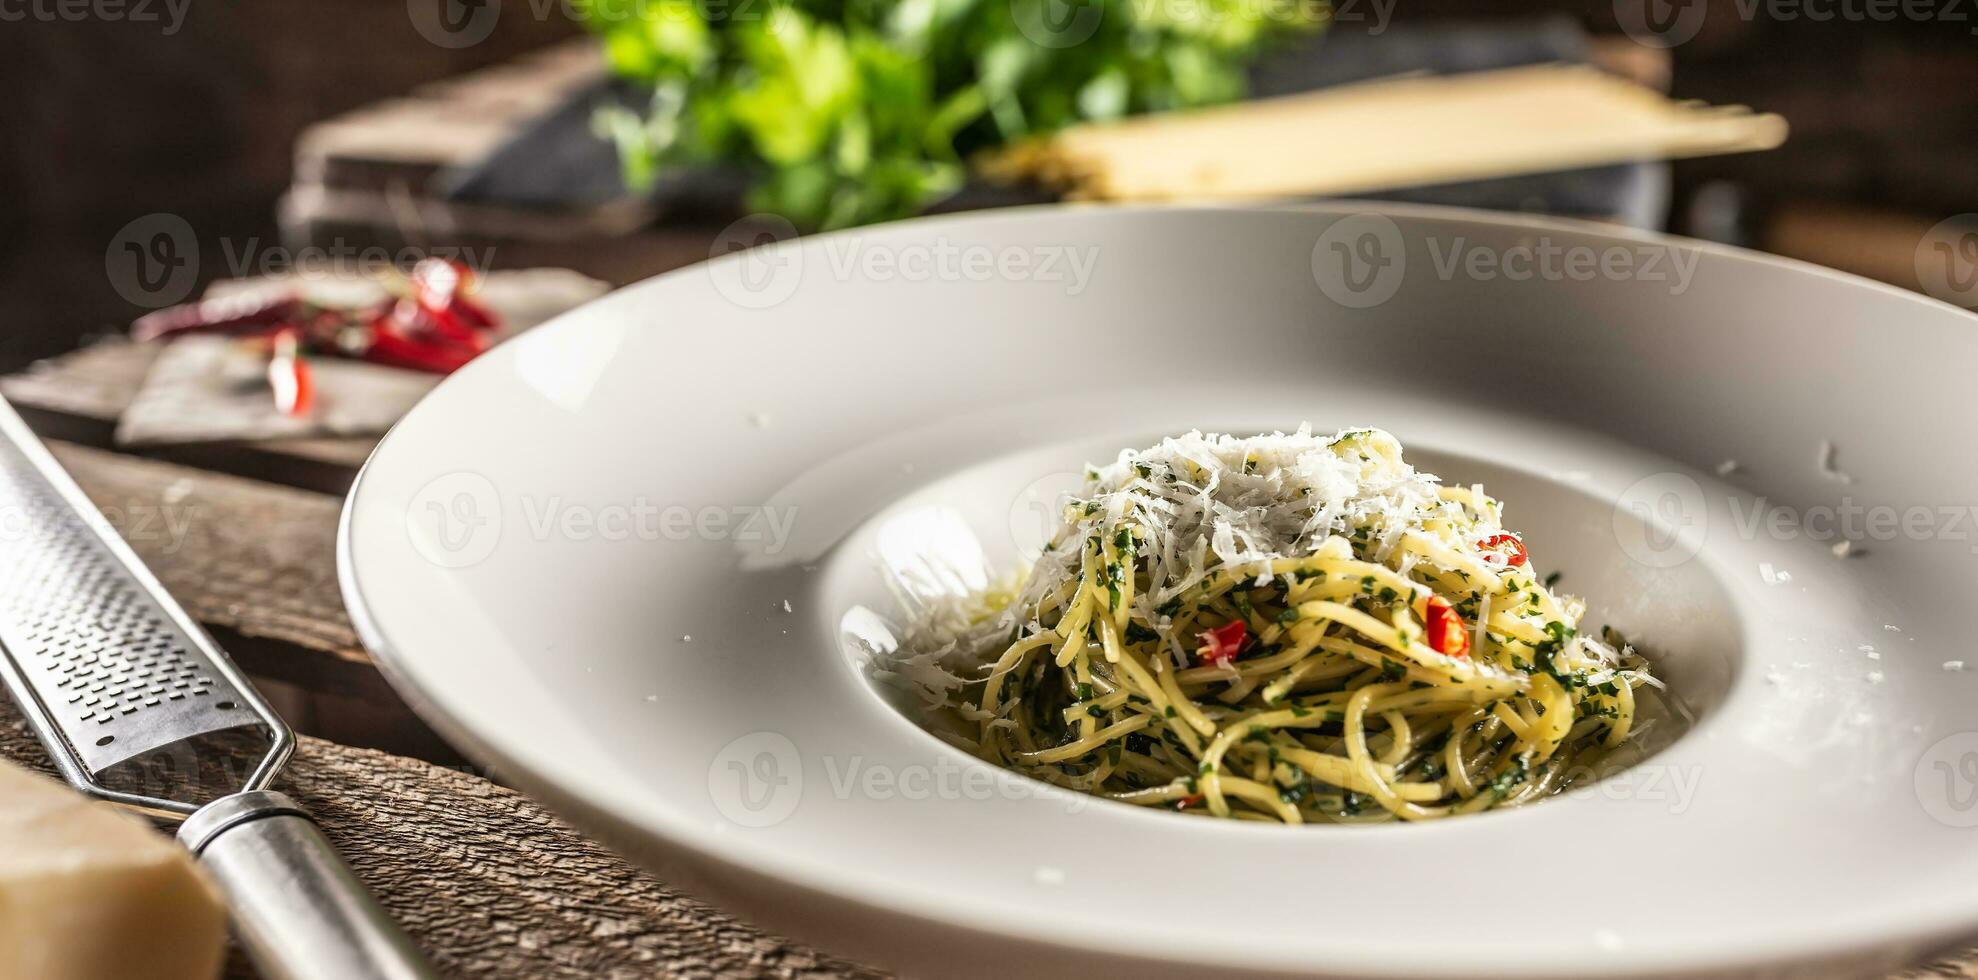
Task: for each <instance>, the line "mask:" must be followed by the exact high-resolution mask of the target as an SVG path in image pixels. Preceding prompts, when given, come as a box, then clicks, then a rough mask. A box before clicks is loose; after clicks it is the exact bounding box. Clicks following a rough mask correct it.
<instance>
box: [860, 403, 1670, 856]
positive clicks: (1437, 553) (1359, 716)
mask: <svg viewBox="0 0 1978 980" xmlns="http://www.w3.org/2000/svg"><path fill="white" fill-rule="evenodd" d="M1501 511H1502V507H1501V505H1500V504H1499V502H1498V501H1496V500H1493V499H1492V498H1490V497H1488V496H1486V495H1485V494H1484V493H1483V490H1482V488H1481V487H1477V486H1469V487H1461V486H1443V485H1441V484H1440V483H1439V482H1438V481H1437V479H1436V478H1435V477H1433V476H1429V475H1426V474H1422V473H1418V472H1416V471H1415V470H1414V468H1413V467H1411V466H1410V465H1409V464H1408V463H1406V462H1405V461H1404V460H1403V459H1402V455H1401V447H1400V445H1399V444H1398V443H1396V441H1395V440H1394V438H1393V437H1392V436H1390V435H1388V434H1387V433H1385V432H1381V431H1379V430H1374V429H1358V430H1348V431H1345V432H1342V433H1339V434H1338V435H1336V436H1333V437H1331V438H1324V437H1315V436H1313V435H1312V434H1311V432H1310V430H1309V429H1308V428H1301V429H1300V430H1299V431H1298V432H1296V433H1293V434H1284V433H1277V434H1273V435H1267V436H1259V437H1255V438H1248V439H1241V438H1235V437H1232V436H1226V435H1203V434H1201V433H1195V432H1192V433H1189V434H1188V435H1186V436H1182V437H1179V438H1174V439H1168V440H1165V441H1163V442H1162V443H1160V444H1159V445H1157V446H1154V447H1152V448H1150V449H1147V450H1143V451H1138V452H1132V451H1129V452H1125V453H1122V454H1121V455H1120V457H1119V458H1118V460H1117V461H1116V462H1114V463H1113V464H1112V465H1110V466H1107V467H1104V468H1101V469H1093V470H1091V471H1089V472H1088V474H1087V479H1086V484H1085V488H1084V491H1083V492H1082V493H1081V494H1080V495H1079V496H1078V497H1077V498H1076V499H1073V500H1071V501H1070V502H1069V504H1068V505H1067V506H1066V508H1065V512H1064V517H1063V522H1062V524H1061V525H1060V526H1059V527H1058V529H1057V531H1056V532H1055V534H1053V536H1052V537H1051V539H1050V542H1049V544H1048V545H1047V546H1046V548H1045V550H1044V552H1043V554H1042V555H1041V556H1040V557H1039V558H1038V560H1037V562H1036V563H1035V565H1034V566H1033V568H1032V569H1031V571H1030V573H1029V575H1028V576H1027V578H1026V579H1024V580H1023V581H1022V582H1021V583H1020V584H1014V585H1013V586H1012V587H1010V588H1007V589H1002V590H990V591H989V592H986V593H983V594H980V595H976V596H971V597H969V598H968V599H967V600H965V601H963V602H962V603H961V604H959V605H956V606H954V607H951V608H941V609H930V610H927V611H926V613H925V614H924V615H922V616H920V617H918V618H917V620H916V622H915V623H914V624H912V625H911V626H910V627H909V628H908V631H907V636H906V641H905V643H904V645H903V650H902V657H901V660H900V661H899V665H898V669H897V670H896V671H894V673H895V675H896V676H898V677H901V678H904V679H906V680H907V681H909V682H910V683H911V684H912V685H913V686H914V687H916V688H917V689H918V690H919V693H920V694H921V695H922V697H923V698H924V699H925V700H926V702H927V704H928V705H929V707H930V708H932V709H933V710H935V711H937V712H939V713H941V714H942V715H943V716H945V717H946V718H947V719H948V720H949V721H950V722H951V723H952V724H951V725H950V728H951V730H952V731H953V733H954V734H953V735H952V737H953V738H954V739H955V740H957V741H959V742H961V743H962V744H964V745H965V747H967V748H968V749H969V750H970V751H972V752H974V753H975V754H977V755H979V756H980V757H981V758H983V759H985V760H988V761H990V762H993V763H995V764H997V765H1000V766H1004V767H1007V768H1010V769H1014V770H1017V771H1019V772H1023V773H1026V774H1029V775H1031V776H1034V777H1036V778H1039V779H1043V780H1046V781H1048V782H1051V783H1055V784H1057V785H1060V786H1065V787H1069V788H1072V789H1075V790H1079V791H1083V792H1087V793H1092V794H1096V795H1100V796H1105V797H1110V798H1112V799H1115V800H1120V801H1124V802H1127V803H1134V804H1140V805H1145V806H1159V807H1169V808H1173V809H1178V810H1181V811H1184V812H1193V813H1202V814H1208V815H1213V816H1217V817H1230V818H1236V819H1248V820H1270V821H1281V822H1284V823H1302V822H1312V821H1334V822H1360V821H1373V820H1388V819H1395V818H1400V819H1404V820H1424V819H1433V818H1438V817H1446V816H1451V815H1454V814H1462V813H1473V812H1477V811H1480V810H1486V809H1490V808H1493V807H1501V806H1510V805H1515V804H1519V803H1524V802H1527V801H1530V800H1533V799H1537V798H1539V797H1542V796H1545V795H1548V794H1551V793H1555V792H1557V791H1559V790H1560V789H1562V788H1564V787H1565V786H1566V785H1567V784H1568V783H1570V782H1571V781H1572V780H1573V779H1575V778H1578V777H1579V776H1581V775H1583V774H1584V773H1586V772H1588V771H1590V769H1591V767H1592V765H1593V764H1594V760H1596V759H1598V758H1600V757H1601V756H1602V755H1604V754H1605V753H1607V752H1609V751H1611V750H1613V749H1614V748H1616V747H1617V746H1620V745H1622V744H1623V743H1624V742H1627V741H1628V740H1629V739H1630V738H1631V736H1632V735H1634V734H1635V733H1636V732H1637V730H1638V726H1637V720H1636V719H1637V703H1636V698H1637V692H1638V691H1640V690H1641V689H1643V688H1644V687H1659V686H1660V685H1659V683H1658V682H1657V681H1656V680H1655V678H1654V677H1653V676H1651V674H1650V673H1649V671H1648V668H1647V665H1646V663H1645V662H1644V661H1643V660H1642V659H1641V657H1639V656H1638V655H1637V654H1636V653H1635V652H1634V651H1633V649H1632V648H1630V647H1628V646H1627V644H1626V643H1625V642H1623V641H1621V640H1620V638H1619V637H1618V636H1616V635H1615V634H1612V633H1611V632H1609V633H1606V634H1605V635H1604V636H1603V637H1602V638H1595V637H1592V636H1588V635H1585V634H1583V633H1581V632H1580V629H1579V624H1580V618H1581V615H1582V613H1583V611H1584V604H1583V603H1582V602H1581V601H1580V600H1577V599H1574V598H1571V597H1569V596H1565V595H1561V594H1557V593H1554V592H1553V591H1552V590H1551V589H1550V588H1549V587H1548V583H1546V582H1542V581H1541V580H1540V579H1539V578H1538V577H1537V575H1536V573H1535V572H1534V571H1533V569H1532V566H1531V562H1530V560H1529V558H1528V556H1527V554H1526V552H1525V549H1524V545H1523V543H1522V541H1521V540H1520V539H1519V537H1518V536H1517V535H1516V534H1514V533H1511V532H1509V531H1506V530H1505V529H1504V528H1503V527H1502V525H1501V524H1500V518H1501Z"/></svg>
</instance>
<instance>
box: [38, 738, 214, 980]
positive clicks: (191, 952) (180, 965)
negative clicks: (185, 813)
mask: <svg viewBox="0 0 1978 980" xmlns="http://www.w3.org/2000/svg"><path fill="white" fill-rule="evenodd" d="M226 926H227V913H226V910H225V908H224V907H223V906H222V905H221V904H220V895H219V892H218V891H216V890H215V889H214V888H213V886H212V885H211V884H210V883H209V882H208V881H207V880H206V877H205V875H204V874H202V873H201V872H200V870H199V868H198V867H197V866H195V865H194V864H193V861H192V856H191V855H189V854H187V853H186V852H185V850H184V849H182V848H180V847H178V846H177V845H176V844H174V843H172V841H171V839H170V838H168V837H166V836H164V835H163V834H160V833H158V832H157V831H155V830H153V829H152V828H151V827H150V826H148V825H147V824H146V823H145V822H144V821H143V820H142V819H140V818H138V817H134V816H131V815H128V814H125V813H120V812H118V811H117V810H115V809H114V808H112V807H111V806H110V805H109V804H107V803H100V802H97V801H94V800H90V799H88V798H86V797H84V796H82V795H81V794H79V793H76V792H75V791H73V790H71V789H69V788H68V787H67V786H64V785H62V784H61V783H59V782H56V781H55V780H53V779H49V778H47V777H44V776H38V775H35V774H33V773H30V772H27V771H26V770H24V769H21V768H19V767H17V766H14V765H12V764H11V763H8V762H5V761H0V980H112V978H114V980H211V978H212V977H214V976H216V975H218V974H219V972H220V965H221V962H222V959H223V957H224V955H225V953H226Z"/></svg>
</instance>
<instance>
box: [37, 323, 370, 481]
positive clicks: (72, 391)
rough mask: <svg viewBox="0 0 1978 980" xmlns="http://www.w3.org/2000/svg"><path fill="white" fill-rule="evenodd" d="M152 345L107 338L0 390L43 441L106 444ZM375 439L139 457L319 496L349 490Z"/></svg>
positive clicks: (153, 452)
mask: <svg viewBox="0 0 1978 980" xmlns="http://www.w3.org/2000/svg"><path fill="white" fill-rule="evenodd" d="M157 354H158V348H156V347H153V346H151V345H148V344H139V343H134V342H132V341H130V340H128V339H126V338H124V337H120V336H113V337H108V338H105V339H103V340H99V341H97V342H96V343H94V344H91V345H89V346H87V347H84V348H82V349H81V350H78V351H75V352H73V353H69V354H64V355H62V356H60V357H52V358H49V359H48V360H45V361H41V362H38V363H36V364H35V365H33V366H32V367H30V368H29V369H28V370H26V371H22V372H21V373H19V374H13V375H8V376H7V377H5V378H0V394H4V395H5V396H6V397H7V400H8V401H9V402H12V403H13V405H14V407H15V408H16V409H18V410H19V411H20V413H21V416H22V417H23V418H25V419H27V421H28V424H29V425H31V426H33V427H34V430H35V431H36V432H38V433H40V434H41V436H42V437H43V438H47V439H63V440H67V441H69V442H74V443H79V444H82V445H87V446H95V447H99V448H105V449H107V448H110V447H111V445H112V444H113V443H112V440H113V437H114V435H115V433H116V429H117V420H118V418H120V417H121V416H122V415H123V413H124V408H125V407H126V406H128V405H129V404H130V402H131V397H132V395H133V394H135V393H136V391H137V389H138V386H139V385H141V384H142V383H143V382H144V377H145V375H146V373H148V372H149V371H150V370H151V362H152V361H153V360H155V359H156V357H157ZM376 444H377V440H376V439H372V438H368V437H352V438H323V437H309V438H301V439H280V440H271V441H267V442H256V443H252V444H238V443H207V444H192V445H182V446H156V447H147V448H146V449H145V450H143V454H144V455H145V456H147V457H150V458H154V459H161V460H166V461H169V462H176V463H180V464H183V465H187V466H192V467H196V468H198V469H203V470H212V471H215V472H220V473H230V474H234V475H237V476H244V477H250V478H252V479H256V480H263V481H268V482H273V483H280V484H285V485H288V486H292V487H298V488H302V489H307V490H315V491H319V492H322V493H333V494H341V493H343V492H344V491H345V490H347V489H349V488H350V481H351V480H352V479H353V478H354V477H355V476H356V475H357V469H358V467H360V466H362V465H364V460H365V458H366V457H368V456H369V455H370V452H371V449H372V447H373V446H375V445H376Z"/></svg>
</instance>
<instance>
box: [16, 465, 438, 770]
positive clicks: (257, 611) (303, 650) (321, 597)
mask: <svg viewBox="0 0 1978 980" xmlns="http://www.w3.org/2000/svg"><path fill="white" fill-rule="evenodd" d="M50 448H51V449H52V450H53V451H54V453H55V456H56V458H57V459H59V460H61V462H62V464H63V466H65V467H66V468H67V469H68V470H69V472H70V474H71V475H73V476H74V477H75V478H76V482H77V483H78V484H80V485H81V486H82V488H83V491H84V492H85V493H87V494H88V495H89V497H90V499H91V500H92V501H93V502H94V503H95V504H96V506H97V507H98V508H99V509H100V510H102V511H103V513H104V514H105V516H106V517H107V518H108V519H109V522H110V524H111V525H112V526H114V527H116V528H117V530H118V532H119V533H121V534H123V536H124V537H125V539H126V540H128V541H129V542H130V543H131V546H132V548H133V550H135V551H136V552H137V553H138V557H140V558H142V559H144V562H145V564H146V565H148V566H150V568H151V569H152V570H153V571H154V572H156V573H157V575H158V577H159V579H160V580H161V581H163V582H164V584H165V587H166V588H167V589H169V590H170V591H171V592H172V594H173V595H174V596H175V597H176V598H177V599H178V600H179V601H180V603H182V604H183V605H184V606H185V607H186V609H187V610H188V611H189V612H191V613H192V615H193V618H195V619H197V620H199V621H200V623H201V624H203V625H204V626H205V627H206V629H207V630H208V631H209V632H211V633H212V634H213V635H214V638H215V639H216V640H218V641H219V643H220V646H221V647H223V648H225V649H226V651H227V652H228V653H229V654H230V655H231V656H232V657H233V658H234V660H235V661H236V662H238V663H239V664H240V665H241V667H242V668H244V669H245V670H246V671H247V672H248V673H249V674H251V675H253V676H254V678H255V680H256V682H257V683H259V684H261V685H262V687H263V688H264V693H266V694H268V695H269V696H270V697H272V698H274V699H275V701H276V703H277V704H278V705H279V706H280V708H281V710H282V712H283V713H284V714H285V715H286V716H287V717H288V719H289V722H290V724H292V725H293V726H294V727H295V728H296V729H297V730H298V731H303V732H308V733H310V734H315V735H321V736H323V737H326V738H330V739H333V740H335V741H338V742H342V743H346V744H354V745H363V746H369V747H372V748H380V749H385V750H387V751H391V752H395V753H399V754H401V755H411V756H414V757H416V758H420V759H425V760H427V761H431V762H440V763H446V764H452V763H456V762H459V761H461V760H460V756H459V754H458V753H456V752H455V751H454V750H453V749H452V748H451V747H449V746H448V745H447V744H446V743H445V742H444V741H443V740H442V739H440V737H439V736H438V735H436V734H434V733H433V732H432V730H431V729H430V728H428V727H427V726H426V725H425V724H424V723H422V722H421V721H419V719H418V718H417V717H416V716H415V715H413V713H412V711H411V709H410V708H408V707H406V706H405V703H404V702H403V701H402V700H401V699H400V698H399V697H398V695H397V693H396V692H394V691H393V690H392V689H391V687H390V685H388V684H386V683H385V680H384V678H383V677H382V676H381V675H380V674H379V673H378V671H377V668H376V667H375V666H373V665H372V663H371V659H370V657H369V656H368V655H367V654H366V653H365V651H364V648H363V646H362V644H361V643H360V642H359V641H358V638H357V634H356V631H355V630H354V629H353V628H352V626H351V623H350V617H349V616H348V615H347V614H346V613H345V611H344V605H343V598H342V593H341V590H340V589H339V587H338V585H337V581H336V560H335V546H336V527H337V518H338V515H339V512H340V510H341V507H342V500H341V498H338V497H334V496H330V495H327V494H320V493H313V492H310V491H306V490H295V489H292V488H289V487H282V486H276V485H273V484H269V483H262V482H258V481H255V480H247V479H242V478H240V477H234V476H227V475H224V474H219V473H210V472H206V471H202V470H196V469H192V468H189V467H185V466H179V465H176V464H173V463H165V462H159V461H156V460H149V459H140V458H137V457H133V456H123V455H118V454H116V453H111V452H105V451H103V450H99V449H90V448H86V447H82V446H76V445H73V444H68V443H62V442H52V443H50Z"/></svg>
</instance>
